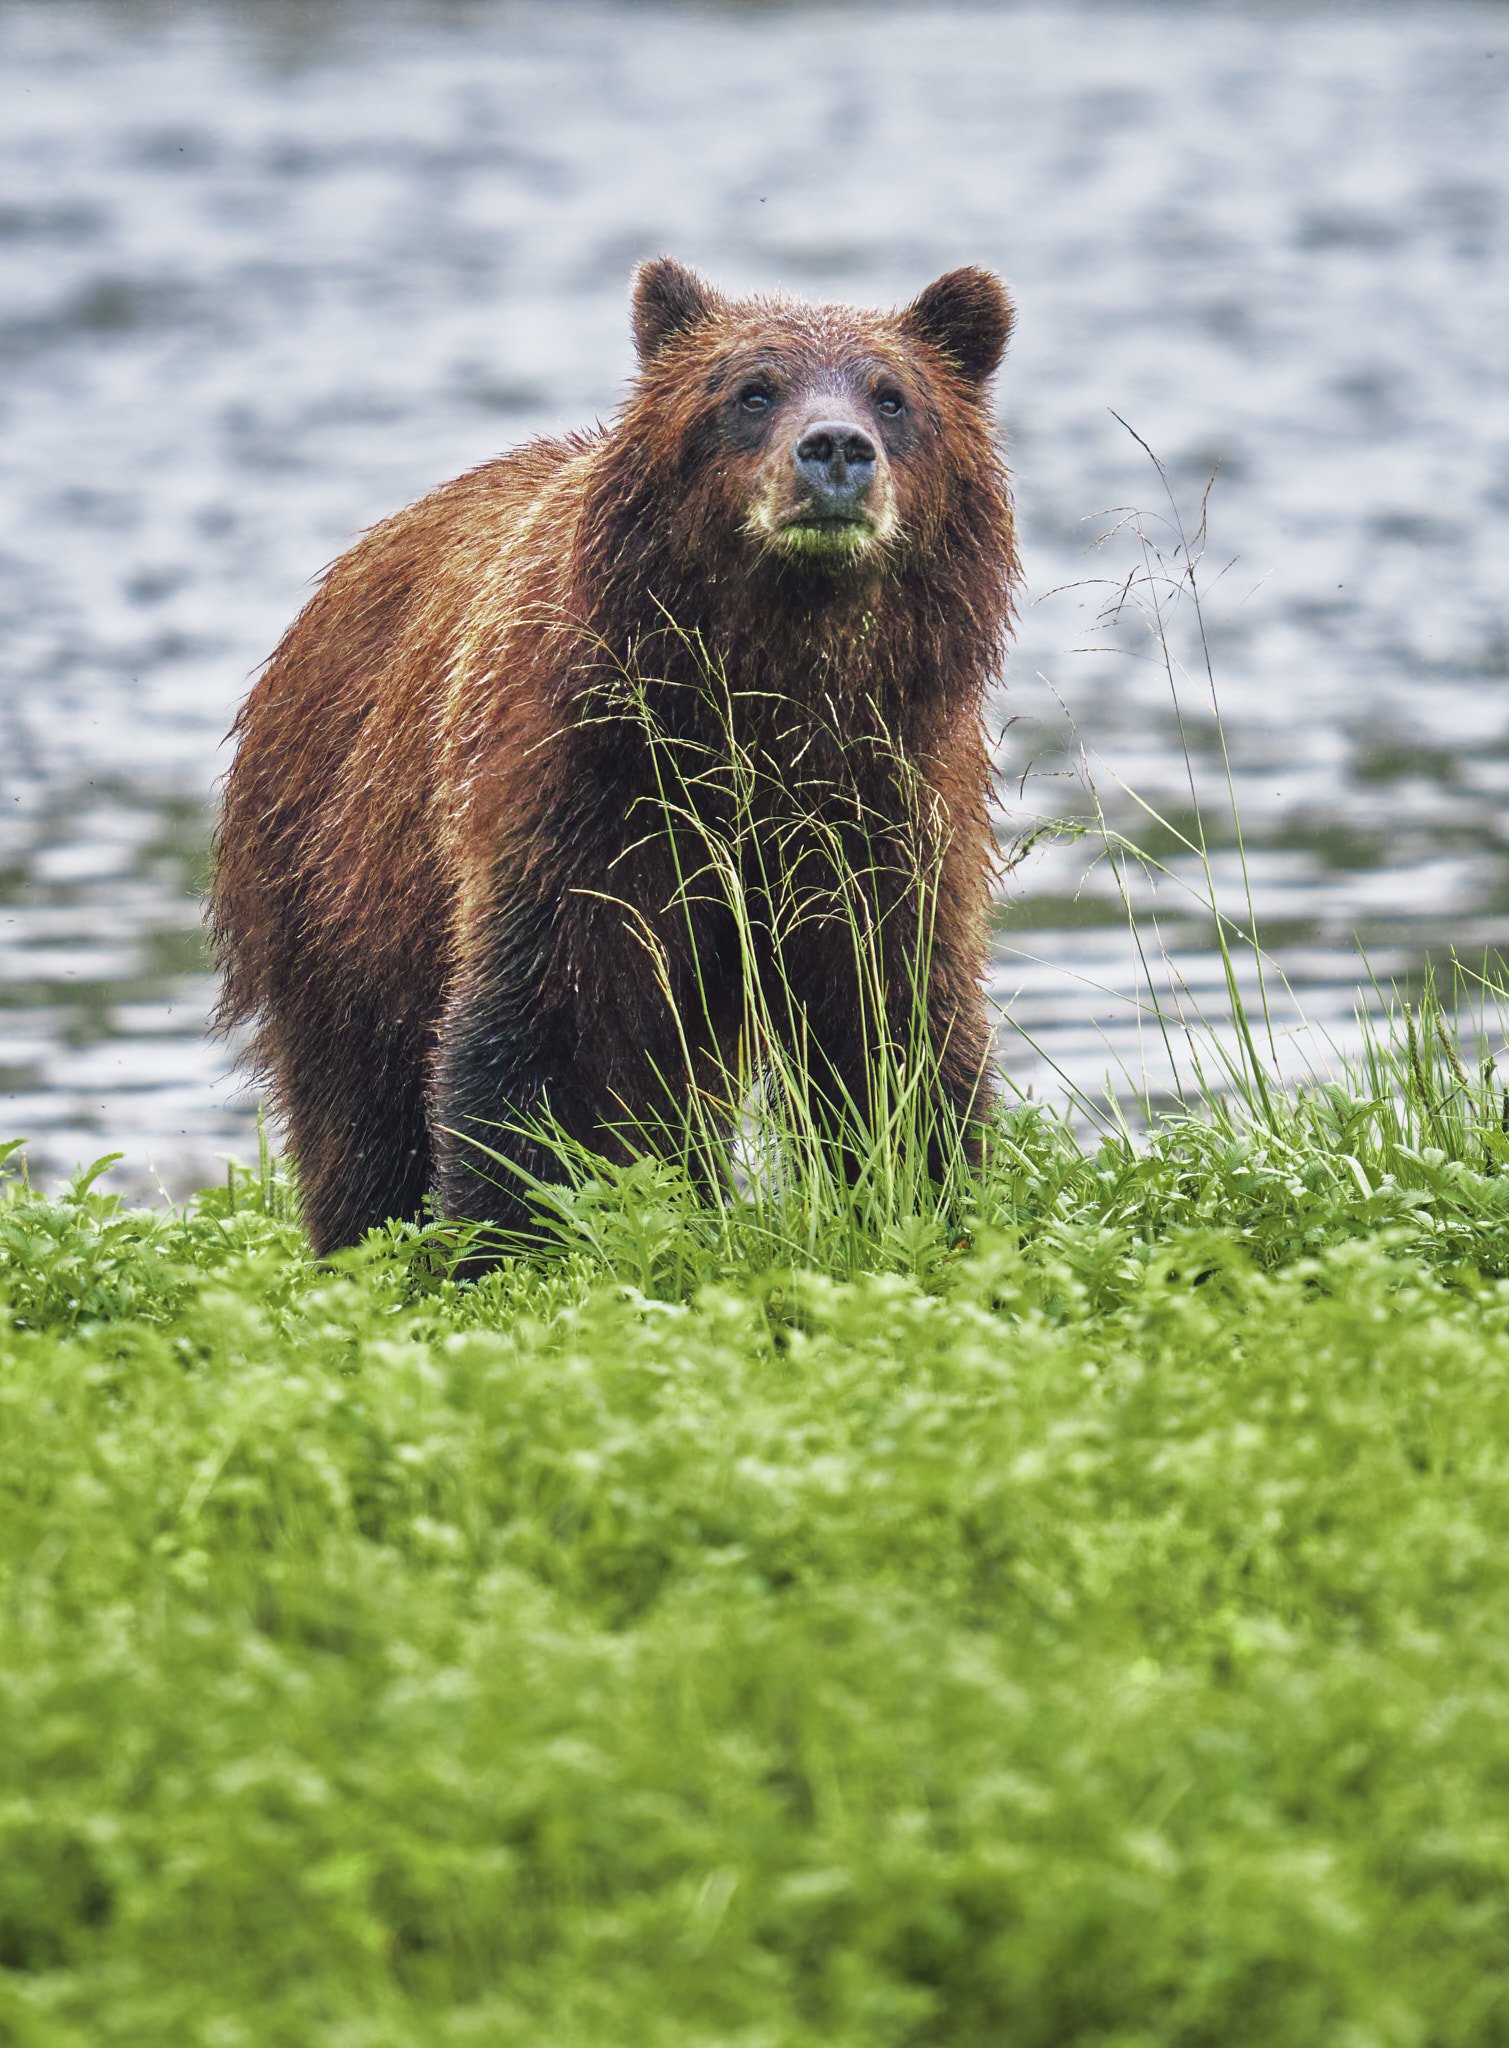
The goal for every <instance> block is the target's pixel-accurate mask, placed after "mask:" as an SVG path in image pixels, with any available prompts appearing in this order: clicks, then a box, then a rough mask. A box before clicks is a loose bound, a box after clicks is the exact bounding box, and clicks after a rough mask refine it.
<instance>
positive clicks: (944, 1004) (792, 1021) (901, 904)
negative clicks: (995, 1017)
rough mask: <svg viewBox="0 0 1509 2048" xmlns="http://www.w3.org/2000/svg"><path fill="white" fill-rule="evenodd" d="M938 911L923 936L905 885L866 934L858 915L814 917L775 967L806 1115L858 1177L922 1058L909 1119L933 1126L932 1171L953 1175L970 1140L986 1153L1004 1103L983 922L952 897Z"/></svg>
mask: <svg viewBox="0 0 1509 2048" xmlns="http://www.w3.org/2000/svg"><path fill="white" fill-rule="evenodd" d="M929 908H930V915H929V918H928V922H927V929H926V931H925V932H924V931H923V930H922V929H921V923H922V921H921V920H920V919H919V916H918V914H917V907H916V905H915V904H914V903H913V902H912V901H911V900H910V899H909V896H908V895H907V894H906V893H904V892H900V893H898V895H896V896H893V897H892V898H891V900H890V901H889V902H888V903H887V904H886V905H885V906H884V914H883V915H881V914H880V911H881V906H879V905H876V906H875V911H876V916H875V919H874V922H873V923H872V924H870V925H869V927H868V929H867V931H866V932H865V935H864V936H862V937H860V938H856V920H855V919H853V918H852V917H848V916H844V915H842V914H835V915H831V916H829V915H824V916H815V917H812V918H810V919H808V920H807V921H805V922H803V923H802V924H799V925H798V926H797V927H796V928H795V930H793V931H791V932H789V933H788V934H787V935H786V936H785V938H784V940H783V942H782V944H781V946H780V947H779V949H777V951H776V952H775V955H774V957H773V958H772V960H771V962H770V963H769V966H768V968H767V969H766V971H767V972H768V973H769V974H770V975H771V978H772V982H773V985H774V987H775V989H776V991H777V995H776V999H775V1000H774V1001H772V1002H771V1004H770V1012H771V1014H772V1015H773V1016H774V1017H776V1018H777V1019H778V1020H779V1021H780V1022H781V1024H782V1035H783V1037H785V1038H786V1040H787V1046H788V1051H789V1054H790V1056H791V1059H792V1063H793V1067H794V1069H795V1070H796V1071H797V1072H798V1073H801V1074H804V1075H805V1076H806V1077H807V1088H806V1107H807V1110H808V1112H809V1114H810V1115H811V1116H812V1118H813V1121H814V1123H815V1124H816V1125H817V1127H818V1128H819V1129H820V1130H822V1131H825V1132H826V1133H828V1134H829V1135H830V1136H831V1138H832V1140H833V1142H834V1143H835V1144H836V1145H837V1146H838V1148H839V1150H840V1153H841V1155H842V1163H843V1166H844V1170H845V1172H846V1173H847V1174H848V1175H849V1177H850V1178H851V1179H853V1178H855V1177H856V1176H857V1174H858V1173H859V1171H860V1170H861V1169H862V1163H863V1160H864V1158H865V1157H866V1156H867V1154H868V1153H869V1151H870V1149H871V1147H872V1145H873V1143H874V1142H875V1140H876V1138H877V1136H878V1127H879V1126H880V1125H881V1124H882V1123H883V1122H884V1120H885V1119H886V1118H887V1117H888V1116H889V1115H891V1114H892V1113H894V1110H895V1107H896V1102H897V1091H898V1089H899V1087H900V1085H901V1084H902V1082H903V1080H904V1079H905V1080H906V1081H914V1080H915V1078H916V1070H917V1068H918V1066H919V1065H920V1066H921V1068H922V1074H921V1083H922V1087H923V1089H924V1090H925V1097H924V1100H923V1102H922V1103H921V1105H920V1114H919V1115H918V1116H917V1117H916V1119H915V1120H913V1119H912V1118H910V1117H908V1118H907V1119H906V1122H907V1124H908V1125H909V1126H910V1128H911V1129H912V1130H914V1131H917V1130H919V1129H920V1130H922V1131H925V1132H926V1139H927V1150H928V1171H929V1174H930V1175H931V1177H932V1178H933V1179H934V1180H935V1181H940V1182H941V1181H944V1180H946V1179H947V1177H948V1172H949V1165H950V1161H951V1159H953V1158H954V1157H955V1156H956V1155H957V1151H958V1148H959V1147H960V1146H961V1145H962V1148H963V1151H964V1154H965V1157H966V1158H967V1160H968V1161H969V1163H970V1164H971V1165H972V1166H978V1164H979V1162H980V1159H981V1155H982V1151H983V1139H984V1125H985V1122H986V1120H987V1118H988V1116H989V1113H990V1107H991V1103H992V1101H993V1099H994V1090H993V1087H992V1083H991V1078H990V1053H991V1033H990V1026H989V1022H988V1018H987V1014H986V1007H985V1001H984V996H983V992H982V988H981V980H982V973H983V958H982V955H983V919H981V918H979V917H976V916H971V915H970V914H969V909H970V906H969V905H968V904H967V903H959V902H955V903H950V902H948V900H947V899H946V897H945V899H944V901H943V902H942V903H941V904H937V905H931V906H930V907H929Z"/></svg>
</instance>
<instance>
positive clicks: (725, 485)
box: [628, 258, 1012, 578]
mask: <svg viewBox="0 0 1509 2048" xmlns="http://www.w3.org/2000/svg"><path fill="white" fill-rule="evenodd" d="M1011 318H1012V315H1011V307H1010V304H1009V301H1008V300H1007V298H1006V295H1005V293H1004V291H1003V290H1002V288H1001V285H1000V284H999V282H998V281H997V280H996V279H995V278H994V277H993V276H991V275H990V273H989V272H987V271H981V270H960V271H953V272H951V273H949V275H948V276H946V277H943V278H940V279H939V280H938V282H937V283H936V284H934V285H931V286H930V287H929V288H928V290H927V291H926V292H924V293H923V294H922V295H921V297H920V298H919V299H917V300H916V301H915V302H914V303H913V304H912V305H911V306H908V307H907V308H906V309H905V310H904V311H902V312H900V313H896V314H889V315H885V314H866V313H857V312H854V311H852V310H851V309H849V308H846V307H838V306H805V305H799V304H786V303H781V302H775V303H771V302H765V301H758V300H754V301H745V302H730V301H727V300H724V299H722V298H720V297H718V296H717V295H716V294H715V293H713V292H712V291H710V290H709V288H708V287H707V286H706V285H705V284H703V283H702V281H701V280H700V279H699V278H697V277H695V276H694V275H693V274H692V273H691V272H690V271H688V270H685V269H683V268H682V267H681V266H680V265H679V264H676V263H672V262H671V261H670V260H669V259H668V258H662V259H661V260H660V261H659V262H658V263H652V264H647V265H645V266H644V267H643V268H642V269H641V271H640V273H639V276H638V278H637V280H636V287H635V295H634V335H635V341H636V343H637V345H638V349H639V354H640V361H641V365H642V373H641V378H640V383H639V387H638V390H637V392H636V395H635V399H634V401H633V402H632V403H631V406H630V409H629V415H628V417H629V420H630V422H631V423H632V425H633V426H635V427H637V429H638V430H639V432H641V433H642V434H644V435H645V436H647V437H648V439H649V440H650V442H651V444H652V445H651V447H650V448H647V450H646V454H647V457H648V458H649V459H650V461H651V463H652V465H653V467H654V469H655V471H656V473H657V474H658V475H661V476H664V474H665V472H666V471H667V469H669V470H671V471H673V472H674V475H675V477H676V495H675V497H674V500H673V502H672V503H671V504H670V505H669V506H667V507H666V512H665V517H666V522H667V526H668V528H669V530H670V531H671V533H672V535H673V536H674V539H675V541H676V543H677V544H678V546H679V548H681V549H682V550H684V551H685V552H686V553H688V554H690V555H693V556H697V557H700V558H702V559H703V560H705V561H708V562H711V560H712V559H713V558H715V557H726V556H727V555H728V554H729V553H730V552H732V553H735V554H739V553H743V554H745V555H751V556H753V557H754V558H756V559H760V558H774V559H775V560H777V561H779V562H781V563H783V564H788V565H791V566H792V567H794V568H795V569H797V570H798V571H799V572H800V571H802V570H811V571H813V572H815V573H818V574H823V575H827V576H840V577H844V578H848V577H850V576H852V575H854V574H856V573H859V572H861V571H863V570H864V569H866V568H870V569H876V568H879V567H880V566H882V565H883V564H885V563H886V562H888V561H894V560H896V559H897V558H898V557H900V556H903V555H905V554H906V553H908V552H909V551H912V550H918V549H924V548H927V547H930V546H932V545H933V544H934V542H935V541H936V538H937V536H938V533H939V531H940V530H941V528H942V525H943V523H944V521H945V520H946V518H947V515H948V511H949V508H950V505H951V503H953V502H954V501H955V500H957V499H958V498H959V497H960V495H961V493H962V492H964V491H965V490H966V489H967V487H968V485H969V483H970V482H971V480H973V481H975V482H978V480H979V476H980V474H981V473H982V471H990V470H991V469H992V468H993V465H994V462H995V456H994V449H993V443H992V440H991V432H990V416H989V411H988V406H987V402H986V390H985V386H986V382H987V380H988V378H989V376H990V374H991V372H992V371H993V370H994V369H995V367H996V364H997V363H998V361H999V360H1000V356H1001V352H1002V350H1003V349H1004V347H1005V344H1006V338H1007V335H1008V334H1009V332H1010V327H1011Z"/></svg>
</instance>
